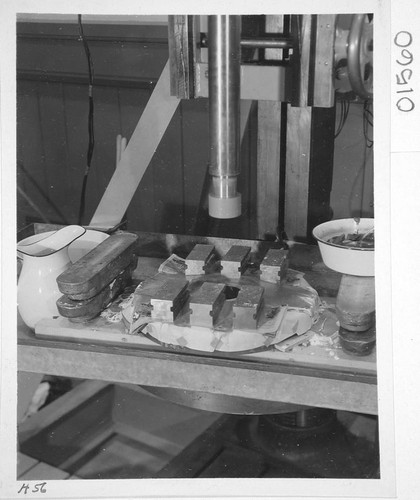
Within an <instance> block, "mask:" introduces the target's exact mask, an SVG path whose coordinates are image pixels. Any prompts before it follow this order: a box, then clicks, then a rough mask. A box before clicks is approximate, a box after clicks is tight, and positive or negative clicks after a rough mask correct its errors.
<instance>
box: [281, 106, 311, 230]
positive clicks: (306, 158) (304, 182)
mask: <svg viewBox="0 0 420 500" xmlns="http://www.w3.org/2000/svg"><path fill="white" fill-rule="evenodd" d="M311 120H312V109H311V108H310V107H302V108H294V107H291V106H289V108H288V110H287V140H286V181H285V207H284V230H285V231H286V234H287V236H288V238H289V239H296V238H297V239H299V238H306V233H307V214H308V196H309V167H310V151H311V149H310V145H311Z"/></svg>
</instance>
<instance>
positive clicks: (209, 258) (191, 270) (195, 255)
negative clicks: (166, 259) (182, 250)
mask: <svg viewBox="0 0 420 500" xmlns="http://www.w3.org/2000/svg"><path fill="white" fill-rule="evenodd" d="M214 259H215V254H214V245H203V244H197V245H195V247H194V248H193V249H192V250H191V252H190V253H189V255H188V257H187V258H186V260H185V263H186V264H187V269H186V270H185V275H186V276H190V275H196V274H205V273H206V271H207V270H209V268H210V267H211V265H212V264H213V262H214Z"/></svg>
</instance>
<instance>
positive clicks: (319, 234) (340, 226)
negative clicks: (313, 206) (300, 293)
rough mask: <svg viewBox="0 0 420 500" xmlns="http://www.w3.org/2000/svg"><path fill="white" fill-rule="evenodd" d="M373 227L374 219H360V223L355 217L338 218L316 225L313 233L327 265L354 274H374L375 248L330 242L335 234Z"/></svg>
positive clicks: (334, 269)
mask: <svg viewBox="0 0 420 500" xmlns="http://www.w3.org/2000/svg"><path fill="white" fill-rule="evenodd" d="M373 227H374V219H368V218H364V219H360V222H359V223H358V224H357V222H356V221H355V219H337V220H331V221H328V222H324V223H323V224H320V225H319V226H316V227H315V228H314V229H313V231H312V234H313V236H314V238H315V239H316V240H317V242H318V246H319V250H320V252H321V257H322V260H323V261H324V264H325V265H326V266H327V267H329V268H330V269H332V270H333V271H337V272H339V273H343V274H350V275H353V276H374V275H375V262H374V256H375V251H374V249H373V248H358V247H345V246H340V245H338V244H335V243H330V242H328V240H329V239H330V238H332V237H333V236H339V235H341V234H343V233H344V234H350V233H354V232H356V230H358V232H359V233H366V232H367V231H369V230H370V229H372V228H373Z"/></svg>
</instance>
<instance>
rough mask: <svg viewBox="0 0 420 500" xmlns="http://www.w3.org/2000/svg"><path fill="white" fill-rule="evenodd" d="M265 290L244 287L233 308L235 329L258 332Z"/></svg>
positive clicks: (249, 286)
mask: <svg viewBox="0 0 420 500" xmlns="http://www.w3.org/2000/svg"><path fill="white" fill-rule="evenodd" d="M263 297H264V288H263V287H261V286H253V285H244V286H242V287H241V289H240V291H239V293H238V296H237V297H236V301H235V304H234V306H233V327H234V328H237V329H248V330H249V329H252V330H256V329H257V325H258V317H259V313H260V311H261V309H262V307H263V304H264V301H263Z"/></svg>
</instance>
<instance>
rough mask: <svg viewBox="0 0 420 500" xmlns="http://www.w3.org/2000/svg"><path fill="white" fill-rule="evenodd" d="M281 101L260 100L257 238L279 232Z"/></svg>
mask: <svg viewBox="0 0 420 500" xmlns="http://www.w3.org/2000/svg"><path fill="white" fill-rule="evenodd" d="M281 106H282V104H281V103H280V102H273V101H259V102H258V139H257V141H258V145H257V238H260V239H264V236H265V234H267V233H268V234H276V232H277V228H278V225H279V199H280V196H279V191H280V137H281Z"/></svg>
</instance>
